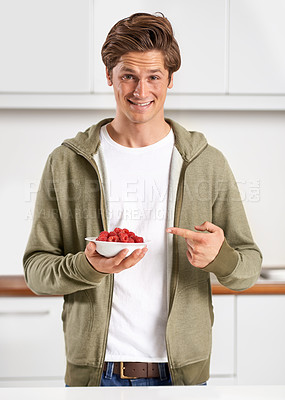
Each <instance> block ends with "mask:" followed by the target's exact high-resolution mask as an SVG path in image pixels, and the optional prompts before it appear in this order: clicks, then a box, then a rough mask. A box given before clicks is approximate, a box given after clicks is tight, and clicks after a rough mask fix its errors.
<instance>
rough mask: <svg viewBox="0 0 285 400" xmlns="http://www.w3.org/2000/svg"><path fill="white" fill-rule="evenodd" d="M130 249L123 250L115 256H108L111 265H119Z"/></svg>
mask: <svg viewBox="0 0 285 400" xmlns="http://www.w3.org/2000/svg"><path fill="white" fill-rule="evenodd" d="M127 254H128V249H123V250H121V251H120V252H119V253H118V254H117V255H116V256H115V257H111V258H108V264H109V265H119V264H121V262H122V261H123V260H124V259H125V258H126V256H127Z"/></svg>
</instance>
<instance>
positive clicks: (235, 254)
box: [204, 160, 262, 290]
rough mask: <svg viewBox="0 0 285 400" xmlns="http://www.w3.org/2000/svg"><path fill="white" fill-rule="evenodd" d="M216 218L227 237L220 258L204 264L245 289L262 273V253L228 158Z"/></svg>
mask: <svg viewBox="0 0 285 400" xmlns="http://www.w3.org/2000/svg"><path fill="white" fill-rule="evenodd" d="M217 185H218V187H217V192H216V193H217V196H216V199H215V202H214V205H213V218H212V222H213V223H214V224H215V225H217V226H219V227H220V228H222V229H223V231H224V235H225V240H224V243H223V245H222V247H221V249H220V251H219V253H218V255H217V256H216V258H215V259H214V260H213V261H212V262H211V263H210V264H209V265H207V267H205V268H204V270H205V271H208V272H213V273H214V274H215V275H216V277H217V279H218V281H219V282H220V283H221V284H222V285H224V286H226V287H228V288H229V289H232V290H245V289H247V288H249V287H251V286H253V285H254V284H255V282H256V280H257V279H258V277H259V274H260V270H261V263H262V254H261V252H260V250H259V248H258V247H257V245H256V244H255V242H254V240H253V238H252V234H251V231H250V228H249V224H248V221H247V217H246V214H245V210H244V207H243V203H242V200H241V196H240V193H239V190H238V187H237V183H236V181H235V178H234V176H233V173H232V171H231V169H230V167H229V165H228V163H227V161H226V160H225V165H224V176H223V179H222V180H221V181H219V182H218V184H217Z"/></svg>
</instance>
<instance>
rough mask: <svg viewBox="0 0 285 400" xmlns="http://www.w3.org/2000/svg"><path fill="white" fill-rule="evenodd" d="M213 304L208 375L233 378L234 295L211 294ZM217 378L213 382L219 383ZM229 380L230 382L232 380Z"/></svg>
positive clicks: (213, 377)
mask: <svg viewBox="0 0 285 400" xmlns="http://www.w3.org/2000/svg"><path fill="white" fill-rule="evenodd" d="M213 306H214V315H215V320H214V325H213V345H212V359H211V368H210V375H211V378H212V379H215V378H219V379H222V378H223V379H225V378H227V379H231V378H232V379H233V378H234V376H235V320H236V307H235V296H234V295H225V296H223V295H216V296H213ZM219 379H215V384H221V382H220V380H219ZM211 382H212V381H211V379H210V383H211ZM230 382H231V383H232V380H231V381H230ZM223 384H224V381H223Z"/></svg>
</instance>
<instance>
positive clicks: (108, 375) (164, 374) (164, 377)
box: [100, 362, 172, 386]
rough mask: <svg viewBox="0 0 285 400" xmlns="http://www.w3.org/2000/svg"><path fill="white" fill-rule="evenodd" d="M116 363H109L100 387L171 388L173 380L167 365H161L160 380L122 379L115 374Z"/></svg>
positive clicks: (159, 365)
mask: <svg viewBox="0 0 285 400" xmlns="http://www.w3.org/2000/svg"><path fill="white" fill-rule="evenodd" d="M113 368H114V363H113V362H108V363H107V370H106V371H105V372H103V375H102V378H101V384H100V386H170V385H172V383H171V378H170V375H169V373H168V371H167V369H166V364H165V363H159V364H158V369H159V375H160V377H159V378H139V379H122V378H120V375H117V374H113Z"/></svg>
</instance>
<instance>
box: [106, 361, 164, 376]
mask: <svg viewBox="0 0 285 400" xmlns="http://www.w3.org/2000/svg"><path fill="white" fill-rule="evenodd" d="M106 370H107V363H106V362H105V363H104V369H103V371H106ZM113 374H118V375H120V377H121V378H122V379H137V378H159V376H160V375H159V369H158V364H157V363H143V362H114V369H113Z"/></svg>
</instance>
